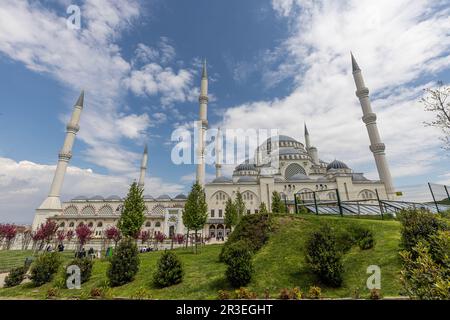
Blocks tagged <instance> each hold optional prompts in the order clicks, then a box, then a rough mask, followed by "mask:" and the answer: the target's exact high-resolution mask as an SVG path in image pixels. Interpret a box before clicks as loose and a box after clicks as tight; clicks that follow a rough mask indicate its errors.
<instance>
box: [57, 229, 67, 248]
mask: <svg viewBox="0 0 450 320" xmlns="http://www.w3.org/2000/svg"><path fill="white" fill-rule="evenodd" d="M65 239H66V233H65V232H64V230H58V231H57V232H56V240H57V241H58V244H61V245H62V244H63V242H64V240H65Z"/></svg>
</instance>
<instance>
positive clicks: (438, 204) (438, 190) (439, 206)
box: [428, 182, 450, 212]
mask: <svg viewBox="0 0 450 320" xmlns="http://www.w3.org/2000/svg"><path fill="white" fill-rule="evenodd" d="M428 188H429V189H430V192H431V197H432V199H433V204H434V207H435V210H436V211H437V212H444V211H446V210H448V207H449V206H450V186H446V185H444V184H437V183H431V182H428Z"/></svg>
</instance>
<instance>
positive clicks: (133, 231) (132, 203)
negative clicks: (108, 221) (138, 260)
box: [117, 182, 145, 238]
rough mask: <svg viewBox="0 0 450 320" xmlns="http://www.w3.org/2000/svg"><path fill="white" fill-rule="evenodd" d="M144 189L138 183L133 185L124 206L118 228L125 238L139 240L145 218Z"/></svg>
mask: <svg viewBox="0 0 450 320" xmlns="http://www.w3.org/2000/svg"><path fill="white" fill-rule="evenodd" d="M143 192H144V189H143V188H142V187H141V186H139V185H138V184H137V183H136V182H133V183H132V184H131V187H130V190H129V191H128V194H127V197H126V199H125V202H124V204H123V211H122V215H121V216H120V219H119V222H118V224H117V226H118V227H119V229H120V231H121V232H122V234H123V235H124V236H125V237H132V238H137V236H138V235H139V231H140V230H141V227H142V224H143V223H144V220H145V216H144V212H145V202H144V197H143V195H142V193H143Z"/></svg>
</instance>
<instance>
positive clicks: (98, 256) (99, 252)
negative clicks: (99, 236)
mask: <svg viewBox="0 0 450 320" xmlns="http://www.w3.org/2000/svg"><path fill="white" fill-rule="evenodd" d="M101 258H102V252H101V250H100V249H97V259H101Z"/></svg>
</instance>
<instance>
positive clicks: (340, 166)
mask: <svg viewBox="0 0 450 320" xmlns="http://www.w3.org/2000/svg"><path fill="white" fill-rule="evenodd" d="M331 169H350V168H349V167H348V166H347V165H346V164H345V163H344V162H342V161H339V160H334V161H333V162H331V163H329V164H328V165H327V171H328V170H331Z"/></svg>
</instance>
